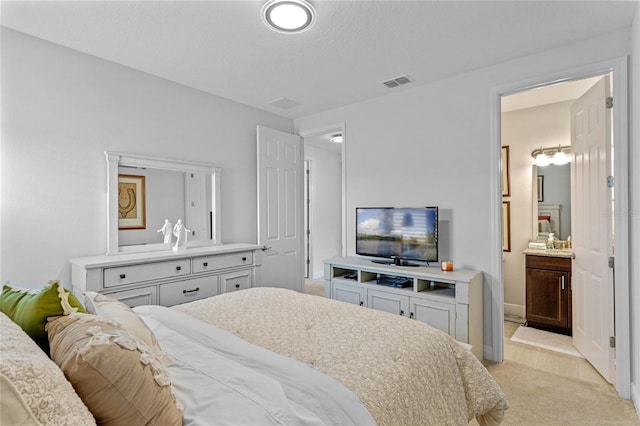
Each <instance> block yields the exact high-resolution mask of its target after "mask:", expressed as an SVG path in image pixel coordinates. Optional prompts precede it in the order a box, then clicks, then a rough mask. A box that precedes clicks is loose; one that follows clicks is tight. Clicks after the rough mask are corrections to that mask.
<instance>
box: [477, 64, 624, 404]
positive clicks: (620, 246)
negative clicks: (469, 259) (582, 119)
mask: <svg viewBox="0 0 640 426" xmlns="http://www.w3.org/2000/svg"><path fill="white" fill-rule="evenodd" d="M609 72H611V73H612V76H613V97H614V102H615V105H616V107H615V108H614V109H613V117H612V132H613V135H614V136H615V137H614V150H615V152H616V155H615V157H614V161H613V170H614V173H615V176H616V182H615V186H614V187H613V193H614V200H615V201H614V203H613V209H614V212H612V211H610V209H609V210H608V212H607V213H608V214H609V215H615V214H616V213H615V212H622V214H624V212H627V211H628V210H627V209H626V206H628V165H627V164H626V162H625V161H624V159H625V158H627V152H628V138H627V131H628V108H627V94H628V83H627V58H626V57H623V58H619V59H617V60H611V61H604V62H601V63H596V64H592V65H586V66H583V67H580V68H576V69H572V70H567V71H563V72H559V73H555V74H550V75H546V76H541V77H538V78H535V79H530V80H527V81H521V82H516V83H512V84H509V85H505V86H502V87H496V88H494V89H493V90H492V98H493V102H492V106H491V122H492V129H491V130H492V136H491V141H492V145H491V148H490V149H491V153H492V155H491V157H492V159H491V161H492V164H493V165H494V166H495V168H494V169H493V170H494V173H493V174H492V187H493V188H494V195H493V196H494V197H495V198H494V205H493V207H492V212H493V213H492V216H493V228H494V229H496V230H497V232H496V235H494V236H493V237H492V243H491V244H492V250H495V252H496V256H495V263H494V264H493V267H492V270H493V271H494V272H495V274H496V277H498V278H499V279H498V280H496V281H493V280H492V279H490V285H491V287H492V292H493V294H494V295H496V296H497V297H496V300H500V301H502V302H504V300H505V299H504V291H505V289H504V287H503V282H504V273H503V265H502V247H503V245H502V233H501V232H499V230H500V229H501V224H502V215H501V208H500V205H501V204H502V200H501V198H502V197H501V191H500V185H501V177H500V176H501V168H500V165H501V162H500V158H501V157H500V146H501V145H502V144H501V142H502V140H501V117H500V101H501V98H502V96H504V95H510V94H513V93H517V92H522V91H524V90H528V89H533V88H538V87H543V86H548V85H550V84H551V83H550V82H553V83H559V82H566V81H572V80H577V79H581V78H586V77H592V76H596V75H602V74H605V73H609ZM618 217H620V218H624V216H621V215H618ZM628 227H629V223H628V220H624V219H621V220H616V223H615V229H614V243H615V247H616V254H615V256H616V259H615V263H616V271H615V281H614V282H613V288H614V293H615V300H616V301H618V303H616V304H615V312H614V315H615V340H616V380H615V382H616V389H617V391H618V393H619V394H620V395H621V396H622V397H624V398H629V397H630V357H629V356H630V347H629V343H630V330H629V328H630V312H629V306H628V304H626V303H624V301H626V300H628V297H629V253H628ZM498 253H500V254H499V255H498ZM492 306H493V308H492V318H493V320H492V331H493V333H492V334H493V337H492V345H493V349H494V352H493V355H494V357H495V358H496V359H504V341H503V336H504V334H503V330H504V322H503V318H504V312H505V311H504V309H505V306H504V305H503V304H501V303H494V304H493V305H492Z"/></svg>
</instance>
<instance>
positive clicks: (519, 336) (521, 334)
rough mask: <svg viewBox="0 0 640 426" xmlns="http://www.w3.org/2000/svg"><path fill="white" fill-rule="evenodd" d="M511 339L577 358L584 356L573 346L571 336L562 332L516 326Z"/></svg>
mask: <svg viewBox="0 0 640 426" xmlns="http://www.w3.org/2000/svg"><path fill="white" fill-rule="evenodd" d="M511 340H513V341H514V342H520V343H525V344H527V345H532V346H537V347H539V348H544V349H548V350H550V351H554V352H560V353H563V354H566V355H571V356H575V357H578V358H584V357H583V356H582V354H581V353H580V352H578V350H577V349H576V348H575V347H574V346H573V343H572V339H571V336H565V335H563V334H556V333H550V332H548V331H544V330H538V329H537V328H533V327H518V329H517V330H516V332H515V333H513V336H511Z"/></svg>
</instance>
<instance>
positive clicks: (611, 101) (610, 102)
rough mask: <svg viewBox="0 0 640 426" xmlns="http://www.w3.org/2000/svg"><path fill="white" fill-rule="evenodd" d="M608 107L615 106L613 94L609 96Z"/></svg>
mask: <svg viewBox="0 0 640 426" xmlns="http://www.w3.org/2000/svg"><path fill="white" fill-rule="evenodd" d="M607 108H609V109H611V108H613V97H612V96H609V97H608V98H607Z"/></svg>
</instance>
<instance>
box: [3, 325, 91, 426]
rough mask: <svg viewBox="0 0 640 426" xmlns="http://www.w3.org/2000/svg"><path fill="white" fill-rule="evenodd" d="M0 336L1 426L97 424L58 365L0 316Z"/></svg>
mask: <svg viewBox="0 0 640 426" xmlns="http://www.w3.org/2000/svg"><path fill="white" fill-rule="evenodd" d="M0 336H2V338H0V392H1V395H0V424H2V425H5V424H7V425H14V424H25V425H27V424H33V422H34V419H35V420H37V422H36V423H38V422H39V423H42V424H50V425H60V426H62V425H95V424H96V422H95V420H94V419H93V416H91V413H90V412H89V410H88V409H87V407H86V406H85V405H84V404H83V402H82V400H80V397H79V396H78V394H77V393H76V392H75V390H74V389H73V387H72V386H71V383H69V382H68V381H67V379H66V378H65V377H64V374H62V371H60V369H59V368H58V366H57V365H56V364H55V363H54V362H53V361H51V360H50V359H49V357H48V356H47V354H45V353H44V352H43V351H42V349H40V348H39V347H38V345H36V343H35V342H34V341H33V340H32V339H31V338H30V337H29V336H28V335H27V334H26V333H25V332H24V331H23V330H22V328H20V326H18V325H17V324H16V323H14V322H13V321H11V319H9V317H7V316H6V315H5V314H3V313H0ZM27 411H28V412H27Z"/></svg>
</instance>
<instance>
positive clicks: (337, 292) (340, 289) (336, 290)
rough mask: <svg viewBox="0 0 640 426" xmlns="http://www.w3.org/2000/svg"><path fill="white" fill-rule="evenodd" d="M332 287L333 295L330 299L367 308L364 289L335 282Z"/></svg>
mask: <svg viewBox="0 0 640 426" xmlns="http://www.w3.org/2000/svg"><path fill="white" fill-rule="evenodd" d="M332 287H333V289H332V290H333V294H332V295H331V297H332V298H333V299H336V300H340V301H342V302H347V303H352V304H354V305H360V306H365V307H366V306H367V299H366V297H365V292H366V289H364V288H362V287H357V286H355V285H349V284H344V283H341V282H337V281H333V286H332Z"/></svg>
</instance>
